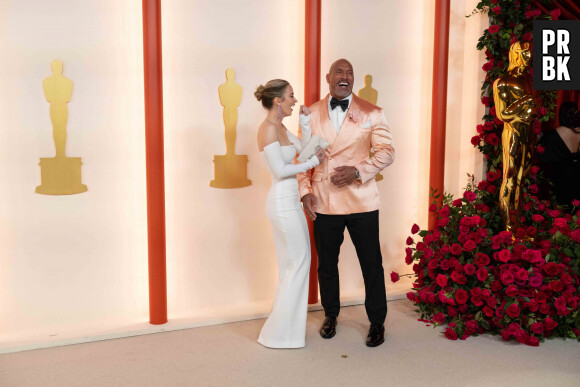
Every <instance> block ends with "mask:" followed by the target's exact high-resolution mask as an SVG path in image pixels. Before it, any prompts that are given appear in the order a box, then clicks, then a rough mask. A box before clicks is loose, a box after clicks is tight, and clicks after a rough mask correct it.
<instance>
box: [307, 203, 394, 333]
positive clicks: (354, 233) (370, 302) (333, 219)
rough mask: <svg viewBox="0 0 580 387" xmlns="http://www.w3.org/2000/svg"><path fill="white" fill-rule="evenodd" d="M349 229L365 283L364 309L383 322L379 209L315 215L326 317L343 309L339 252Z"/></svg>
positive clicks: (371, 320) (384, 298) (373, 318)
mask: <svg viewBox="0 0 580 387" xmlns="http://www.w3.org/2000/svg"><path fill="white" fill-rule="evenodd" d="M345 227H346V229H347V230H348V233H349V234H350V238H351V239H352V242H353V244H354V247H355V249H356V254H357V256H358V260H359V263H360V267H361V270H362V274H363V279H364V283H365V291H366V296H365V308H366V311H367V316H368V318H369V321H370V322H371V323H379V324H382V323H384V321H385V318H386V317H387V296H386V293H385V274H384V271H383V258H382V256H381V245H380V242H379V211H372V212H362V213H358V214H349V215H324V214H316V220H315V221H314V241H315V243H316V251H317V252H318V282H319V283H320V297H321V302H322V307H323V308H324V313H325V315H326V316H335V317H336V316H338V313H339V312H340V288H339V279H338V255H339V253H340V246H341V245H342V242H343V241H344V228H345Z"/></svg>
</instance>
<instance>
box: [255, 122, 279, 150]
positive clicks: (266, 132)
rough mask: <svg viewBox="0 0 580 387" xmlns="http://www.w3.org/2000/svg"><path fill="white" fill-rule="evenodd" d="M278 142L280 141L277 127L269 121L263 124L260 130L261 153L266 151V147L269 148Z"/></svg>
mask: <svg viewBox="0 0 580 387" xmlns="http://www.w3.org/2000/svg"><path fill="white" fill-rule="evenodd" d="M276 141H279V140H278V131H277V129H276V125H274V124H272V123H271V122H268V121H264V122H262V124H261V125H260V127H259V128H258V149H259V150H260V152H262V151H263V150H264V147H265V146H268V145H270V144H271V143H273V142H276Z"/></svg>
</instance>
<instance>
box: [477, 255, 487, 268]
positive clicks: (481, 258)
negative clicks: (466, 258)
mask: <svg viewBox="0 0 580 387" xmlns="http://www.w3.org/2000/svg"><path fill="white" fill-rule="evenodd" d="M489 262H490V260H489V256H487V254H483V253H477V254H476V255H475V264H476V265H477V266H479V267H482V266H486V265H489Z"/></svg>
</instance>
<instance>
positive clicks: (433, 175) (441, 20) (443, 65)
mask: <svg viewBox="0 0 580 387" xmlns="http://www.w3.org/2000/svg"><path fill="white" fill-rule="evenodd" d="M449 1H450V0H436V2H435V44H434V47H433V91H432V101H431V159H430V169H429V187H430V188H433V189H436V190H437V194H439V195H440V196H439V198H438V199H436V201H437V205H438V206H440V205H441V202H442V200H443V190H444V177H445V124H446V115H447V68H448V63H449V59H448V54H449ZM431 201H432V198H429V204H431ZM436 220H437V214H436V213H433V212H430V213H429V230H433V229H434V228H435V222H436Z"/></svg>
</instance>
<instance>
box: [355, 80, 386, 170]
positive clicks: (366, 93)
mask: <svg viewBox="0 0 580 387" xmlns="http://www.w3.org/2000/svg"><path fill="white" fill-rule="evenodd" d="M372 83H373V76H372V75H370V74H367V75H365V87H363V88H362V89H360V90H359V91H358V96H359V97H361V98H362V99H364V100H366V101H368V102H370V103H372V104H373V105H376V104H377V99H378V98H379V92H378V91H377V90H376V89H373V87H372V86H371V85H372ZM373 156H374V153H373V152H371V153H369V157H373ZM375 180H376V181H381V180H383V175H381V174H380V173H377V175H376V176H375Z"/></svg>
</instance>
